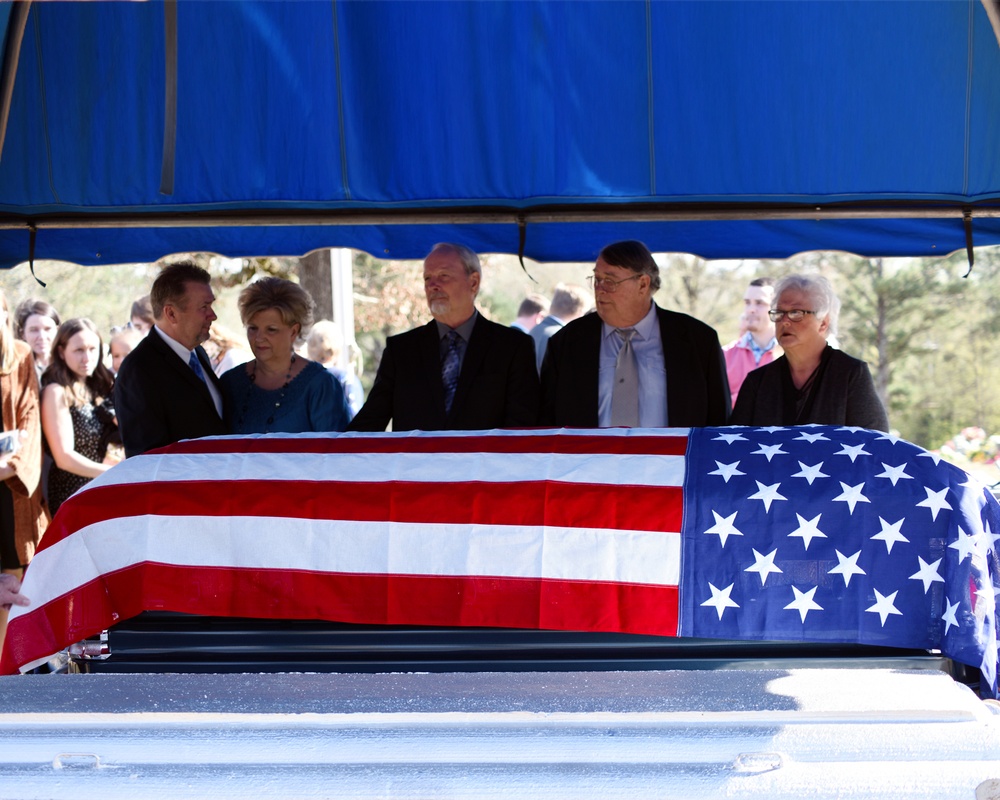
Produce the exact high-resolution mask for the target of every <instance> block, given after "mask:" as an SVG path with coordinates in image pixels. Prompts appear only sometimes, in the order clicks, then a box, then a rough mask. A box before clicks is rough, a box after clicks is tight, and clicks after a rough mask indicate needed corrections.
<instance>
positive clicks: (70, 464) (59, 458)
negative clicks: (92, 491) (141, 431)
mask: <svg viewBox="0 0 1000 800" xmlns="http://www.w3.org/2000/svg"><path fill="white" fill-rule="evenodd" d="M103 351H104V344H103V342H102V341H101V335H100V334H99V333H98V332H97V326H96V325H94V323H93V322H91V321H90V320H89V319H81V318H77V319H68V320H66V321H65V322H64V323H63V324H62V325H60V326H59V331H58V332H57V333H56V340H55V341H54V342H53V343H52V363H51V364H49V367H48V369H46V370H45V374H44V375H43V376H42V383H43V384H44V385H43V388H42V429H43V431H44V432H45V441H46V444H47V445H48V448H49V451H50V452H51V453H52V458H53V460H54V461H55V464H54V465H53V467H52V471H51V472H50V473H49V507H50V508H51V509H52V513H53V514H55V513H56V512H57V511H58V510H59V506H61V505H62V503H63V501H64V500H66V498H68V497H69V496H70V495H71V494H73V493H74V492H75V491H76V490H77V489H79V488H80V487H82V486H84V485H85V484H87V483H89V482H90V481H91V480H92V479H93V478H96V477H97V476H98V475H100V474H101V473H102V472H104V471H106V470H107V469H109V466H108V465H107V464H105V463H104V457H105V456H106V455H107V451H108V444H109V442H110V441H111V439H112V438H113V436H114V434H115V430H116V423H115V419H114V411H113V410H112V408H111V389H112V386H113V385H114V377H113V376H112V374H111V370H109V369H108V368H107V367H106V366H104V352H103Z"/></svg>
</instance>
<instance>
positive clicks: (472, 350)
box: [441, 314, 493, 422]
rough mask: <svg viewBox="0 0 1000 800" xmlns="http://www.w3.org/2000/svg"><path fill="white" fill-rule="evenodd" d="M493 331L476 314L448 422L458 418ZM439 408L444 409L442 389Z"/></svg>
mask: <svg viewBox="0 0 1000 800" xmlns="http://www.w3.org/2000/svg"><path fill="white" fill-rule="evenodd" d="M492 334H493V331H492V330H490V324H489V323H488V322H487V321H486V319H485V318H484V317H483V315H482V314H477V316H476V324H475V325H473V326H472V335H471V336H470V337H469V343H468V345H466V348H465V356H464V358H462V371H461V372H460V373H459V375H458V386H457V387H456V388H455V399H454V400H452V403H451V413H449V414H448V421H449V422H451V421H453V420H455V419H456V418H457V417H458V414H459V411H460V410H461V408H462V406H463V405H464V404H465V397H466V395H467V394H468V393H469V387H470V386H471V385H472V382H473V380H475V376H477V375H478V374H479V371H480V367H482V364H483V360H484V359H485V358H486V353H487V352H488V351H489V349H490V341H491V340H492ZM441 407H442V408H443V407H444V389H443V388H442V390H441Z"/></svg>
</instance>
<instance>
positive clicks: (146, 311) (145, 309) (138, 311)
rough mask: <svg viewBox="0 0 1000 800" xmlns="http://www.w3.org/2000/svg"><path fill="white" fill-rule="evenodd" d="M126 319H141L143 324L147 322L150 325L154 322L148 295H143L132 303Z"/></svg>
mask: <svg viewBox="0 0 1000 800" xmlns="http://www.w3.org/2000/svg"><path fill="white" fill-rule="evenodd" d="M128 318H129V319H130V320H133V319H141V320H142V321H143V322H148V323H149V324H150V325H152V324H153V322H154V321H155V320H154V319H153V306H152V303H151V302H150V299H149V295H148V294H144V295H143V296H142V297H139V298H137V299H136V301H135V302H134V303H132V310H131V311H130V312H129V315H128Z"/></svg>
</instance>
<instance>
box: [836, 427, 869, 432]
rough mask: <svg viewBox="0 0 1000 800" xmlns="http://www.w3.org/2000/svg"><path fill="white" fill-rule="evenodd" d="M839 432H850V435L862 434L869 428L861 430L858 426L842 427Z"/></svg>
mask: <svg viewBox="0 0 1000 800" xmlns="http://www.w3.org/2000/svg"><path fill="white" fill-rule="evenodd" d="M837 430H838V431H848V432H849V433H860V432H861V431H865V430H868V429H867V428H859V427H858V426H857V425H841V426H840V427H839V428H837Z"/></svg>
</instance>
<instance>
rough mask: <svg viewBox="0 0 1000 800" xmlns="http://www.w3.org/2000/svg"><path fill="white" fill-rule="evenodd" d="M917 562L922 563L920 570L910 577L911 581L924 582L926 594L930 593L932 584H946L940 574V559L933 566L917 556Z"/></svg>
mask: <svg viewBox="0 0 1000 800" xmlns="http://www.w3.org/2000/svg"><path fill="white" fill-rule="evenodd" d="M917 561H919V562H920V569H919V570H917V571H916V572H914V573H913V574H912V575H911V576H910V580H911V581H923V582H924V594H927V592H928V591H930V588H931V584H932V583H934V582H938V583H944V578H942V577H941V575H940V574H939V573H938V569H937V568H938V564H940V563H941V559H940V558H939V559H938V560H937V561H935V562H934V563H933V564H928V563H927V562H926V561H924V560H923V559H922V558H921V557H920V556H917Z"/></svg>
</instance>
